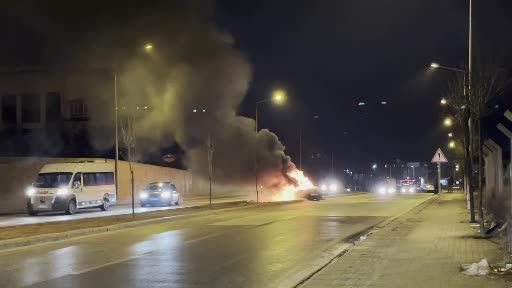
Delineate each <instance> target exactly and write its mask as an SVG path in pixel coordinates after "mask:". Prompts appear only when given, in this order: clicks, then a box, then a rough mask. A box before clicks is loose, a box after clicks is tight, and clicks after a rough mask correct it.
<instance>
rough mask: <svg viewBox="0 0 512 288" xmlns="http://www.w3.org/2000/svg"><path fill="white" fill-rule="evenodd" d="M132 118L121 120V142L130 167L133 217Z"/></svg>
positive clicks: (133, 127)
mask: <svg viewBox="0 0 512 288" xmlns="http://www.w3.org/2000/svg"><path fill="white" fill-rule="evenodd" d="M133 122H134V118H133V116H125V117H123V118H122V119H121V125H120V126H121V140H122V141H123V146H124V149H126V150H125V152H126V157H125V159H126V160H127V161H128V166H129V167H130V183H131V192H132V217H134V216H135V191H134V177H133V167H132V149H133V148H134V147H135V125H134V123H133Z"/></svg>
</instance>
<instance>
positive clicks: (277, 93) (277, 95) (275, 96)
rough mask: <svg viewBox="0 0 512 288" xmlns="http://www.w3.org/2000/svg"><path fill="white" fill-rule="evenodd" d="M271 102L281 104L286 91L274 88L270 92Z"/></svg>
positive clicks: (284, 99)
mask: <svg viewBox="0 0 512 288" xmlns="http://www.w3.org/2000/svg"><path fill="white" fill-rule="evenodd" d="M272 102H273V103H274V104H276V105H283V104H284V102H286V92H285V91H284V90H283V89H276V90H274V92H273V93H272Z"/></svg>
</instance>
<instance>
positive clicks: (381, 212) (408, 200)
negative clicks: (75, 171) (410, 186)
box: [0, 194, 429, 287]
mask: <svg viewBox="0 0 512 288" xmlns="http://www.w3.org/2000/svg"><path fill="white" fill-rule="evenodd" d="M428 197H429V195H410V196H396V197H393V198H379V197H376V196H373V195H369V194H359V195H351V196H343V197H335V198H329V199H327V200H324V201H321V202H309V201H308V202H302V203H296V204H288V205H279V206H268V207H259V208H249V209H239V210H232V211H222V212H216V213H212V214H209V215H206V216H199V217H193V218H187V219H182V220H178V221H173V222H169V223H164V224H158V225H151V226H145V227H139V228H134V229H127V230H122V231H117V232H112V233H104V234H98V235H93V236H89V237H83V238H79V239H75V240H66V241H61V242H56V243H53V244H44V245H39V246H34V247H28V248H23V249H17V250H11V251H3V252H0V263H1V265H0V279H1V281H2V284H1V286H2V287H22V286H29V287H280V286H282V285H284V284H285V283H286V284H289V279H291V278H292V277H294V276H296V275H298V274H300V272H301V271H304V270H305V269H307V267H308V266H310V265H311V263H312V262H314V261H315V260H318V258H319V257H322V255H325V253H327V252H328V251H331V250H332V249H334V248H335V247H338V246H339V245H340V244H342V243H343V242H344V241H348V240H349V239H348V238H350V237H352V236H353V235H357V234H358V233H361V231H365V230H367V229H368V228H370V227H372V226H373V225H375V224H377V223H379V222H381V221H383V220H385V219H387V218H388V217H391V216H395V215H398V214H400V213H403V212H405V211H407V210H408V209H410V208H412V207H415V206H416V205H418V204H420V203H421V202H423V201H424V200H426V199H427V198H428Z"/></svg>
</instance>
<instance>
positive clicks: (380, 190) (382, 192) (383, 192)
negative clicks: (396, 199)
mask: <svg viewBox="0 0 512 288" xmlns="http://www.w3.org/2000/svg"><path fill="white" fill-rule="evenodd" d="M378 191H379V194H386V188H385V187H379V190H378Z"/></svg>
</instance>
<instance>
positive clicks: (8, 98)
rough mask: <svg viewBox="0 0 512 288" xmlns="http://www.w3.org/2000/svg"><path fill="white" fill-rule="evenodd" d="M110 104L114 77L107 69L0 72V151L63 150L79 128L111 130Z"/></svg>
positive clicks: (36, 152) (54, 152) (35, 152)
mask: <svg viewBox="0 0 512 288" xmlns="http://www.w3.org/2000/svg"><path fill="white" fill-rule="evenodd" d="M113 106H114V103H113V76H112V73H111V72H110V71H108V70H106V69H88V70H75V71H53V70H46V69H38V68H26V69H18V70H14V71H0V136H1V137H0V148H2V151H0V152H2V154H4V155H59V154H62V153H59V152H61V151H62V150H65V147H64V144H65V143H68V142H70V140H69V139H70V138H71V139H73V137H75V138H76V137H79V136H77V135H79V134H80V133H84V131H87V130H89V132H90V130H91V129H96V128H97V129H109V131H110V130H112V129H113V124H112V123H113V114H114V113H113ZM95 127H96V128H95ZM77 141H79V142H80V141H81V140H77ZM33 142H39V143H42V144H43V145H39V146H37V145H32V143H33ZM82 142H83V141H82ZM68 146H69V145H68ZM75 146H76V145H75ZM6 151H8V152H6ZM49 152H52V153H49ZM68 154H69V153H68Z"/></svg>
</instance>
